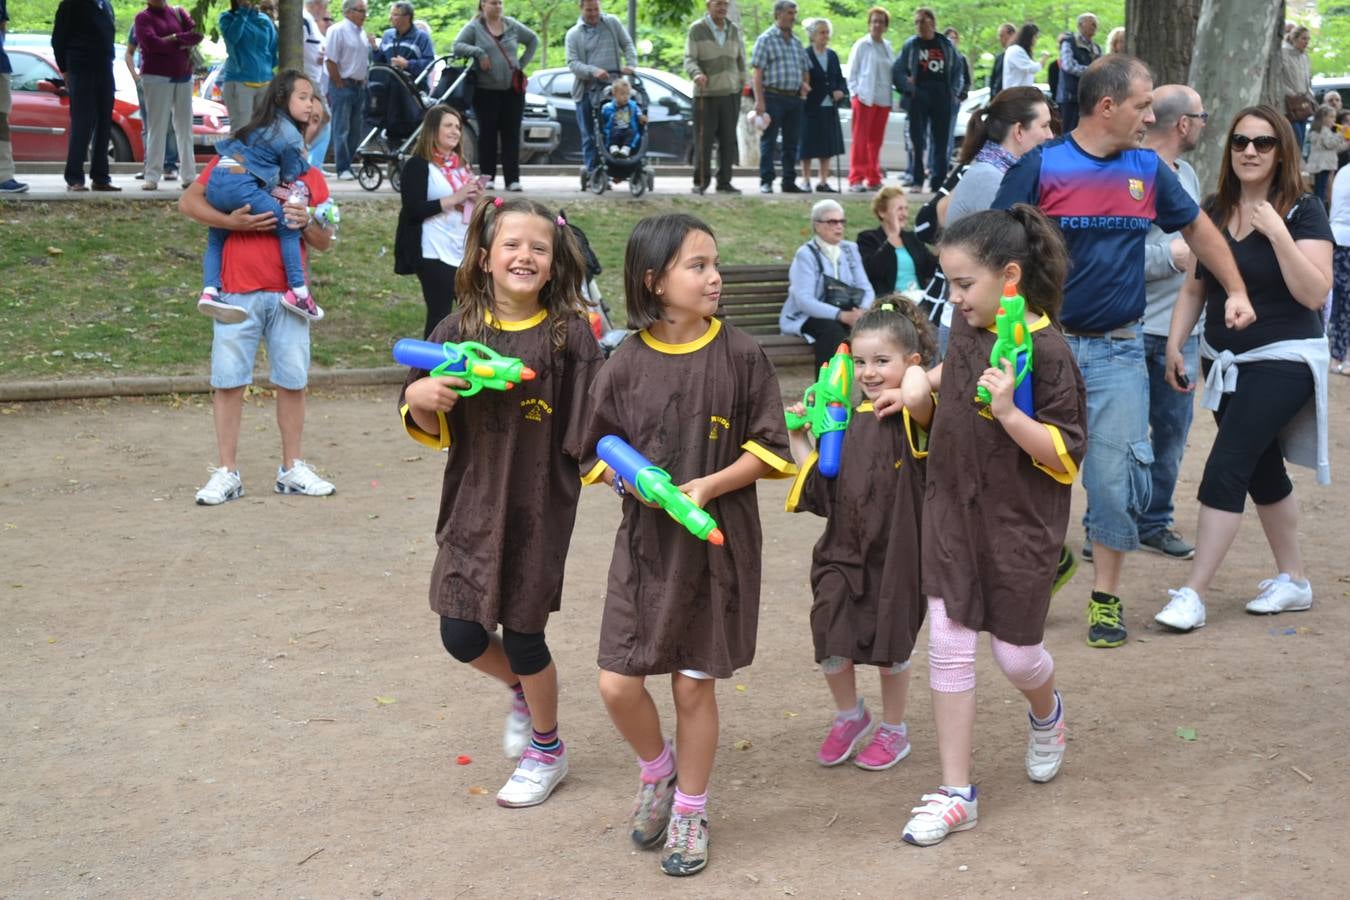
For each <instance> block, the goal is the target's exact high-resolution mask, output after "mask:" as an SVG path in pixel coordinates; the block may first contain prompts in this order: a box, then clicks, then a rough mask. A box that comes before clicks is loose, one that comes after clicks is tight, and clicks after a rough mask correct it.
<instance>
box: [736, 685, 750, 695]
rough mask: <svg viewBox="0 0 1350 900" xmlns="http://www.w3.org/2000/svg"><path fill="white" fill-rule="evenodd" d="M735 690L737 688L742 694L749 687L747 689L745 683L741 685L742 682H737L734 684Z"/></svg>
mask: <svg viewBox="0 0 1350 900" xmlns="http://www.w3.org/2000/svg"><path fill="white" fill-rule="evenodd" d="M736 690H738V691H740V692H741V693H742V694H744V693H745V692H746V691H748V690H750V689H749V688H748V687H746V686H745V685H743V684H738V685H736Z"/></svg>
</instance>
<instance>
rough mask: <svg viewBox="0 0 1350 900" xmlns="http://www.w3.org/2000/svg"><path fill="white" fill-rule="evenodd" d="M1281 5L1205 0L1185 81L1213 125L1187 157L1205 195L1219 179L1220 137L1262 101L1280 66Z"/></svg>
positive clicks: (1266, 0)
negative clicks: (1270, 78) (1272, 73)
mask: <svg viewBox="0 0 1350 900" xmlns="http://www.w3.org/2000/svg"><path fill="white" fill-rule="evenodd" d="M1283 9H1284V2H1283V0H1203V5H1202V6H1201V9H1200V20H1199V22H1198V24H1197V26H1196V31H1195V37H1196V41H1195V56H1194V57H1193V58H1192V60H1191V72H1190V79H1189V81H1188V82H1187V83H1188V84H1190V86H1191V87H1193V88H1195V89H1196V91H1198V92H1199V94H1200V97H1201V98H1202V99H1203V101H1204V104H1205V109H1206V110H1207V111H1208V112H1209V116H1210V118H1209V127H1210V128H1211V129H1213V130H1212V131H1211V132H1210V133H1209V134H1207V135H1205V138H1206V139H1205V140H1202V141H1201V142H1200V145H1199V146H1198V147H1196V148H1195V150H1194V151H1193V152H1192V153H1191V154H1190V157H1189V159H1190V162H1191V164H1192V165H1193V166H1195V171H1196V174H1197V175H1198V176H1199V177H1200V192H1201V193H1202V194H1209V193H1212V192H1213V191H1214V189H1215V187H1216V185H1217V184H1218V171H1219V163H1220V162H1221V160H1220V159H1219V157H1220V155H1221V154H1222V153H1223V145H1224V142H1223V140H1221V139H1220V137H1221V136H1222V135H1223V134H1225V133H1226V132H1227V129H1228V125H1229V123H1230V122H1232V120H1233V116H1234V115H1236V114H1237V112H1238V110H1240V109H1242V108H1243V107H1245V106H1251V105H1253V104H1255V103H1260V102H1261V101H1262V97H1263V94H1265V92H1266V87H1265V86H1266V82H1267V75H1268V73H1269V70H1270V68H1271V66H1272V64H1275V65H1278V60H1279V56H1278V54H1279V46H1280V45H1279V40H1278V31H1277V29H1279V27H1280V20H1281V18H1282V14H1283Z"/></svg>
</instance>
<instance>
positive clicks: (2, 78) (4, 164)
mask: <svg viewBox="0 0 1350 900" xmlns="http://www.w3.org/2000/svg"><path fill="white" fill-rule="evenodd" d="M13 103H14V101H13V100H12V98H11V97H10V96H9V75H0V181H9V180H10V179H11V178H13V177H14V145H13V144H11V143H10V137H9V111H10V109H11V108H12V107H13Z"/></svg>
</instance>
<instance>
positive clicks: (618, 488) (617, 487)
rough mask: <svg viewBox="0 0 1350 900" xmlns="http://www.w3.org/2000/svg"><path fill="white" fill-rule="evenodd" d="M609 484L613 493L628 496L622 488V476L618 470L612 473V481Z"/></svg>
mask: <svg viewBox="0 0 1350 900" xmlns="http://www.w3.org/2000/svg"><path fill="white" fill-rule="evenodd" d="M610 486H611V487H613V488H614V493H616V494H618V495H619V496H620V497H627V496H628V491H626V490H625V489H624V483H623V476H622V475H620V474H619V473H618V472H615V473H614V481H613V482H612V484H611V485H610Z"/></svg>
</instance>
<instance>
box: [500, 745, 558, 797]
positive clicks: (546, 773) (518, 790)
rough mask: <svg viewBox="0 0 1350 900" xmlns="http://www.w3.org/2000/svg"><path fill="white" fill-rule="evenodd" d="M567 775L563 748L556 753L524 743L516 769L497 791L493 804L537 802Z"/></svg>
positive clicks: (551, 791) (547, 794)
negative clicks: (553, 754)
mask: <svg viewBox="0 0 1350 900" xmlns="http://www.w3.org/2000/svg"><path fill="white" fill-rule="evenodd" d="M566 777H567V751H566V750H564V751H563V752H562V753H560V754H559V755H557V756H552V755H550V754H548V753H541V752H540V751H538V750H536V749H534V748H533V747H526V748H525V753H524V754H523V755H522V756H521V757H520V762H519V763H517V764H516V771H515V772H514V773H512V775H511V777H510V778H509V779H507V782H506V784H504V785H502V789H501V790H500V791H498V792H497V805H498V806H509V807H511V808H520V807H525V806H538V805H539V804H540V803H543V802H544V801H545V800H547V799H548V796H549V794H552V793H553V790H554V788H556V787H557V786H558V785H559V784H561V783H562V780H563V779H564V778H566Z"/></svg>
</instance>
